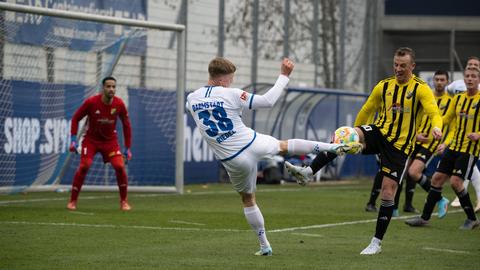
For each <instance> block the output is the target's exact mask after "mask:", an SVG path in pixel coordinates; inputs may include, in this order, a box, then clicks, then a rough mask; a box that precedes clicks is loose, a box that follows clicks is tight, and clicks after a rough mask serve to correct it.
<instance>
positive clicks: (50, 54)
mask: <svg viewBox="0 0 480 270" xmlns="http://www.w3.org/2000/svg"><path fill="white" fill-rule="evenodd" d="M45 51H46V54H47V82H49V83H53V82H54V81H55V50H54V49H53V48H52V47H45Z"/></svg>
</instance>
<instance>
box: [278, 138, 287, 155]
mask: <svg viewBox="0 0 480 270" xmlns="http://www.w3.org/2000/svg"><path fill="white" fill-rule="evenodd" d="M278 147H279V149H278V150H279V152H280V154H281V155H285V154H287V153H288V141H280V142H279V146H278Z"/></svg>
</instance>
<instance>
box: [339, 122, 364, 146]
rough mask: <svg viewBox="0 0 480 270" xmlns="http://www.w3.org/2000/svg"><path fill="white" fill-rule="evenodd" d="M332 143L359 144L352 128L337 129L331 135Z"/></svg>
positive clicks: (355, 132) (358, 139)
mask: <svg viewBox="0 0 480 270" xmlns="http://www.w3.org/2000/svg"><path fill="white" fill-rule="evenodd" d="M332 141H333V143H340V144H348V143H352V142H357V143H358V142H359V141H360V138H359V137H358V133H357V131H356V130H355V129H354V128H352V127H347V126H344V127H339V128H337V130H335V132H334V133H333V139H332Z"/></svg>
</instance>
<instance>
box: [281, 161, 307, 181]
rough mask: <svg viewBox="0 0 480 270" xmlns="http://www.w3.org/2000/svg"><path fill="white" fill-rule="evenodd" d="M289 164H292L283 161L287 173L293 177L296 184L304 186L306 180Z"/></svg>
mask: <svg viewBox="0 0 480 270" xmlns="http://www.w3.org/2000/svg"><path fill="white" fill-rule="evenodd" d="M290 166H293V165H292V164H290V165H288V164H287V162H285V169H287V171H288V173H289V174H290V175H291V176H293V177H294V178H295V181H296V182H297V184H299V185H301V186H305V185H306V184H307V182H308V181H305V180H303V178H304V177H303V175H302V174H301V173H299V172H297V171H295V169H294V168H291V167H290Z"/></svg>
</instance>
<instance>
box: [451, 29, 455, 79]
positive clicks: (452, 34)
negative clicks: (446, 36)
mask: <svg viewBox="0 0 480 270" xmlns="http://www.w3.org/2000/svg"><path fill="white" fill-rule="evenodd" d="M450 78H451V79H450V80H451V81H452V82H453V81H454V80H455V29H452V30H450Z"/></svg>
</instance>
